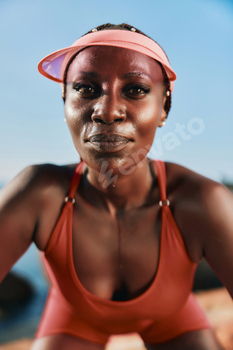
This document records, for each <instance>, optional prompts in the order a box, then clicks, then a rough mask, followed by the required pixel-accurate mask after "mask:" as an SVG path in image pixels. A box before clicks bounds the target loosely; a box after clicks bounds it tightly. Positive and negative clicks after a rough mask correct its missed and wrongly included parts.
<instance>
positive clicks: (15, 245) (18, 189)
mask: <svg viewBox="0 0 233 350" xmlns="http://www.w3.org/2000/svg"><path fill="white" fill-rule="evenodd" d="M35 173H36V168H35V167H29V168H26V169H25V170H23V171H22V172H21V173H20V174H19V175H18V176H16V177H15V178H14V179H13V180H12V181H11V182H10V183H9V184H8V185H6V186H5V187H4V188H3V189H2V190H1V192H0V281H2V280H3V278H4V277H5V276H6V274H7V273H8V271H9V270H10V269H11V267H12V266H13V265H14V263H15V262H16V261H17V260H18V259H19V258H20V257H21V255H22V254H23V253H24V252H25V251H26V250H27V248H28V247H29V246H30V244H31V242H32V239H33V233H34V231H35V230H36V225H37V220H38V207H37V206H36V201H35V198H34V196H35V187H36V184H35V181H34V178H35Z"/></svg>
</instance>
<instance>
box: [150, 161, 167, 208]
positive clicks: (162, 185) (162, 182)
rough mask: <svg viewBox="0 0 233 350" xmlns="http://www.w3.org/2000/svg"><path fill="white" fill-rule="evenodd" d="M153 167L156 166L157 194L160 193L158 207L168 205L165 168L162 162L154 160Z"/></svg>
mask: <svg viewBox="0 0 233 350" xmlns="http://www.w3.org/2000/svg"><path fill="white" fill-rule="evenodd" d="M154 162H155V166H156V172H157V178H158V185H159V193H160V201H159V205H160V206H161V207H162V206H164V205H168V206H169V205H170V201H169V199H167V194H166V183H167V181H166V168H165V163H164V161H162V160H155V161H154Z"/></svg>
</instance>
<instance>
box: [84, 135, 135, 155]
mask: <svg viewBox="0 0 233 350" xmlns="http://www.w3.org/2000/svg"><path fill="white" fill-rule="evenodd" d="M130 141H131V140H130V139H129V138H128V137H125V136H121V135H118V134H95V135H92V136H90V137H89V138H88V140H87V142H89V143H90V145H91V146H92V147H94V148H95V149H96V150H97V151H99V152H102V151H105V152H117V151H119V150H121V149H122V148H124V147H125V146H126V145H127V144H128V142H130Z"/></svg>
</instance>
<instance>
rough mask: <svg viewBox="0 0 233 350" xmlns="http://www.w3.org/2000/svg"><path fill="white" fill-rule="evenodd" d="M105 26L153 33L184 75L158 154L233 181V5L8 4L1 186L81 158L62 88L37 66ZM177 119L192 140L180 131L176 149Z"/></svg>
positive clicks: (196, 0) (155, 1) (186, 1)
mask: <svg viewBox="0 0 233 350" xmlns="http://www.w3.org/2000/svg"><path fill="white" fill-rule="evenodd" d="M106 22H111V23H115V24H118V23H122V22H126V23H129V24H131V25H133V26H135V27H137V28H139V29H140V30H142V31H143V32H145V33H146V34H148V35H149V36H150V37H152V38H153V39H155V40H156V41H157V42H158V43H159V44H160V45H161V46H162V47H163V48H164V50H165V51H166V53H167V55H168V57H169V60H170V62H171V66H172V68H173V69H174V70H175V72H176V73H177V81H176V84H175V89H174V93H173V102H172V109H171V112H170V113H169V117H168V120H167V123H166V125H165V126H164V127H163V128H162V129H159V130H158V132H157V134H156V138H155V143H154V146H153V149H154V150H155V151H156V150H157V151H158V145H159V144H160V156H159V158H162V159H164V160H167V161H172V162H176V163H179V164H182V165H184V166H187V167H189V168H191V169H193V170H195V171H197V172H199V173H201V174H203V175H205V176H208V177H210V178H213V179H215V180H217V181H221V180H222V179H225V180H228V181H233V137H232V134H233V133H232V130H233V112H232V104H233V103H232V102H233V98H232V91H233V89H232V81H233V69H232V63H233V1H230V0H229V1H227V0H221V1H220V0H176V1H174V0H163V1H161V0H144V1H138V0H117V1H111V0H102V1H101V0H99V1H96V0H89V1H77V0H66V1H65V0H63V1H61V0H56V1H55V0H33V1H31V0H0V33H1V35H0V61H1V65H0V77H1V84H0V185H1V184H3V183H6V182H7V181H9V180H10V179H12V178H13V177H14V176H15V175H16V174H17V173H18V172H19V171H20V170H22V169H23V168H24V167H25V166H28V165H30V164H37V163H56V164H67V163H74V162H78V160H79V157H78V155H77V153H76V151H75V149H74V146H73V144H72V140H71V137H70V135H69V131H68V128H67V125H66V123H64V116H63V102H62V99H61V89H60V86H59V84H57V83H54V82H52V81H50V80H48V79H46V78H44V77H43V76H41V75H40V74H39V73H38V71H37V64H38V62H39V61H40V60H41V59H42V58H43V57H44V56H46V55H47V54H49V53H51V52H53V51H55V50H58V49H60V48H63V47H67V46H69V45H70V44H72V43H73V42H74V41H75V40H77V39H78V38H79V37H80V36H81V35H82V34H84V33H86V32H87V31H89V30H90V29H91V28H94V27H95V26H97V25H100V24H103V23H106ZM193 118H199V119H198V120H199V121H201V123H202V125H205V128H204V130H203V131H202V132H201V133H199V134H198V135H194V134H190V132H188V129H187V127H188V125H190V123H192V121H193ZM190 120H191V122H190ZM176 123H179V124H180V125H183V126H184V127H185V129H184V130H185V131H186V134H190V136H191V138H190V139H189V140H184V139H182V137H180V136H179V135H178V134H176V135H177V137H178V139H179V145H177V146H176V147H174V148H173V149H172V150H169V149H168V147H167V144H166V142H165V141H164V137H165V138H166V137H167V136H168V135H169V134H167V133H170V132H173V133H174V130H175V128H176ZM188 123H189V124H188ZM193 128H194V129H196V130H198V129H199V124H198V123H194V124H193ZM170 135H171V134H170ZM156 140H157V141H156ZM154 154H155V153H154Z"/></svg>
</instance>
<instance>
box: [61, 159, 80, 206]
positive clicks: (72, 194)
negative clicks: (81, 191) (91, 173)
mask: <svg viewBox="0 0 233 350" xmlns="http://www.w3.org/2000/svg"><path fill="white" fill-rule="evenodd" d="M84 164H85V163H84V162H81V163H79V164H78V165H77V166H76V168H75V171H74V175H73V177H72V180H71V183H70V189H69V193H68V196H66V197H65V199H64V201H65V202H72V203H73V204H74V203H75V198H74V197H75V193H76V192H77V189H78V186H79V184H80V180H81V176H82V171H83V167H84Z"/></svg>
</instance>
